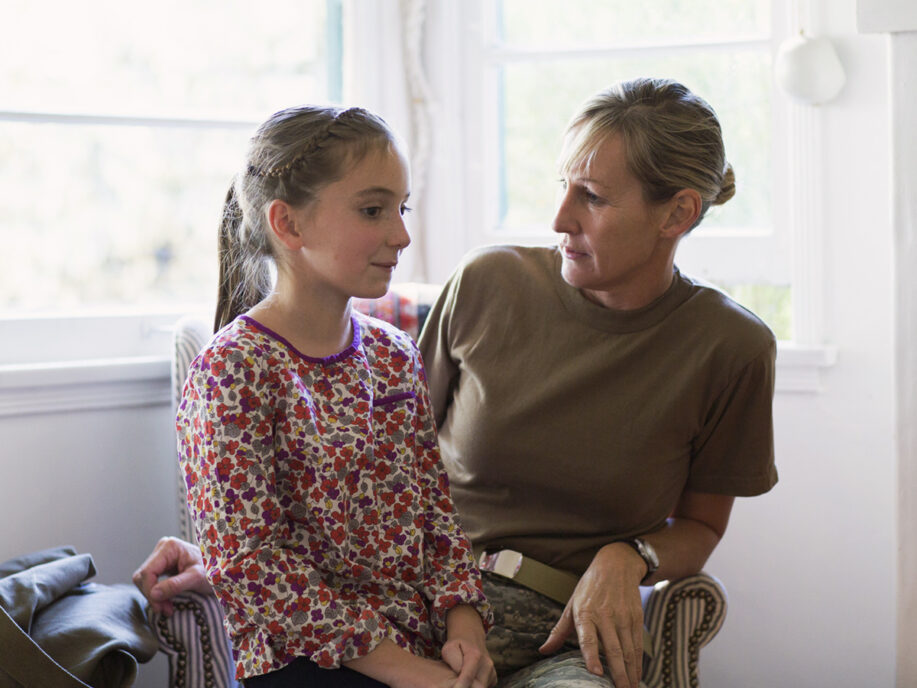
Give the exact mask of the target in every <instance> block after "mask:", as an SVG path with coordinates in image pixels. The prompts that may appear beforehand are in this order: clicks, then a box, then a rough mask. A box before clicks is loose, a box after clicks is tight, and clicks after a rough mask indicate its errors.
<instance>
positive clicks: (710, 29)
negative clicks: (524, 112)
mask: <svg viewBox="0 0 917 688" xmlns="http://www.w3.org/2000/svg"><path fill="white" fill-rule="evenodd" d="M497 12H498V17H499V20H498V23H500V24H502V34H503V36H502V38H503V41H504V42H505V43H507V44H510V45H517V46H529V45H535V46H538V47H540V48H543V47H546V46H554V47H560V46H567V47H577V48H582V47H583V46H595V45H605V46H607V45H620V44H645V43H647V42H653V43H659V42H669V41H671V42H674V43H678V42H681V41H684V40H687V39H691V40H712V39H721V38H724V37H731V38H736V37H737V36H745V37H749V36H764V37H766V36H767V35H768V31H769V27H770V2H769V0H667V1H663V0H650V1H649V2H634V0H566V2H558V1H557V0H498V6H497Z"/></svg>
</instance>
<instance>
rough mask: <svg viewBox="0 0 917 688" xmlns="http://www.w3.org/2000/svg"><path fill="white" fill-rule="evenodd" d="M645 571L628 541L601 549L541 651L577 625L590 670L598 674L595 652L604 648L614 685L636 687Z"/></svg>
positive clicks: (552, 649)
mask: <svg viewBox="0 0 917 688" xmlns="http://www.w3.org/2000/svg"><path fill="white" fill-rule="evenodd" d="M645 574H646V564H645V563H644V561H643V559H641V558H640V555H639V554H637V552H636V551H634V549H633V548H632V547H631V546H630V545H628V544H627V543H623V542H615V543H612V544H610V545H606V546H605V547H603V548H602V549H600V550H599V551H598V553H597V554H596V555H595V558H594V559H593V560H592V564H590V565H589V568H588V569H586V573H584V574H583V577H582V578H580V581H579V583H578V584H577V586H576V589H575V590H574V591H573V595H572V596H571V597H570V600H569V602H567V606H566V607H565V608H564V612H563V614H562V615H561V617H560V621H558V622H557V624H556V625H555V626H554V628H553V629H552V630H551V633H550V635H549V636H548V639H547V641H546V642H545V644H544V645H542V646H541V648H540V652H542V653H544V654H551V653H553V652H556V651H557V650H559V649H560V648H561V646H562V645H563V643H564V640H565V639H566V638H567V636H569V635H570V633H572V632H573V631H574V630H575V631H576V635H577V638H578V639H579V645H580V651H581V652H582V653H583V659H584V660H585V662H586V668H587V669H588V670H589V671H591V672H592V673H593V674H596V675H599V676H600V675H602V673H603V671H602V663H601V660H600V657H599V653H600V652H604V653H605V659H606V661H607V662H608V668H609V670H610V671H611V678H612V680H613V681H614V684H615V686H617V687H618V688H637V684H639V683H640V678H641V673H642V671H643V605H642V602H641V599H640V581H641V580H642V578H643V576H644V575H645Z"/></svg>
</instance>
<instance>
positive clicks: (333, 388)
mask: <svg viewBox="0 0 917 688" xmlns="http://www.w3.org/2000/svg"><path fill="white" fill-rule="evenodd" d="M409 194H410V173H409V171H408V165H407V162H406V159H405V156H404V153H403V150H402V148H401V146H400V145H399V143H398V142H397V141H396V139H395V137H394V135H393V134H392V132H391V131H390V130H389V128H388V127H387V125H386V124H385V123H384V122H383V121H382V120H381V119H379V118H378V117H376V116H375V115H373V114H371V113H369V112H367V111H365V110H362V109H360V108H350V109H346V110H343V109H340V108H320V107H299V108H291V109H288V110H283V111H281V112H278V113H277V114H275V115H273V116H272V117H271V118H270V119H269V120H268V121H267V122H265V123H264V124H263V125H262V126H261V128H260V129H259V130H258V132H257V133H256V134H255V136H254V138H253V140H252V144H251V147H250V150H249V154H248V160H247V163H246V166H245V168H244V171H243V172H242V173H241V174H240V175H238V176H237V178H236V180H235V184H234V186H233V188H232V189H230V191H229V194H228V196H227V199H226V207H225V210H224V219H223V223H222V225H221V228H220V293H219V300H218V305H217V315H216V323H215V330H217V333H216V335H215V336H214V338H213V339H212V340H211V342H210V344H209V345H208V346H207V347H206V348H205V349H204V351H202V352H201V354H200V355H199V356H198V357H197V359H196V360H195V361H194V363H193V364H192V365H191V369H190V371H189V375H188V379H187V382H186V384H185V389H184V393H183V399H182V403H181V405H180V407H179V411H178V418H177V423H178V429H179V437H180V440H179V445H180V454H181V457H182V458H181V463H182V468H183V471H184V475H185V476H186V482H187V485H188V502H189V508H190V511H191V514H192V518H193V520H194V522H195V526H196V529H197V533H198V536H199V540H200V543H201V551H202V553H203V558H204V564H205V567H206V569H207V575H208V578H209V579H210V581H211V583H212V584H213V587H214V588H215V590H216V592H217V595H218V596H219V598H220V601H221V604H222V607H223V611H224V616H225V620H226V626H227V629H228V631H229V634H230V636H231V639H232V644H233V649H234V653H235V658H236V662H237V676H238V677H239V678H240V679H244V680H245V684H246V686H249V687H252V686H254V687H257V688H263V687H265V686H287V685H290V686H292V685H297V686H302V685H310V686H311V685H320V686H380V685H383V684H386V685H390V686H399V687H400V686H415V685H416V686H453V685H454V686H477V687H480V688H484V687H485V686H489V685H493V684H494V683H495V681H496V675H495V673H494V670H493V664H492V662H491V661H490V658H489V656H488V655H487V652H486V650H485V648H484V623H485V621H489V618H490V609H489V607H488V605H487V603H486V601H485V599H484V595H483V593H482V588H481V583H480V579H479V574H478V572H477V569H476V567H475V565H474V562H473V558H472V555H471V549H470V546H469V543H468V540H467V539H466V537H465V535H464V534H463V533H462V531H461V530H460V529H459V527H458V525H457V524H456V521H455V513H454V510H453V506H452V502H451V498H450V495H449V488H448V483H447V478H446V476H445V473H444V471H443V470H442V465H441V462H440V457H439V450H438V447H437V444H436V436H435V430H434V424H433V419H432V416H431V414H430V403H429V395H428V392H427V388H426V383H425V377H424V370H423V366H422V364H421V360H420V356H419V354H418V351H417V348H416V346H415V344H414V343H413V341H411V339H410V338H409V337H408V336H407V335H406V334H404V333H402V332H401V331H400V330H397V329H396V328H394V327H393V326H390V325H387V324H385V323H383V322H380V321H378V320H374V319H371V318H369V317H366V316H363V315H361V314H359V313H357V312H356V311H354V310H353V309H352V308H351V298H352V297H363V298H377V297H379V296H382V295H383V294H384V293H385V292H386V291H387V289H388V286H389V282H390V280H391V277H392V272H393V270H394V268H395V266H396V265H397V262H398V257H399V255H400V253H401V251H402V250H403V249H404V248H405V247H406V246H407V245H408V243H409V242H410V239H409V237H408V234H407V232H406V230H405V225H404V217H403V216H404V214H405V213H406V212H407V211H408V208H407V207H406V205H405V204H406V202H407V199H408V196H409ZM270 267H273V268H274V269H275V271H276V280H275V281H274V283H273V285H272V284H271V282H272V280H271V278H270V272H269V268H270ZM440 647H441V655H440V656H441V659H437V658H436V657H437V655H438V653H439V651H440Z"/></svg>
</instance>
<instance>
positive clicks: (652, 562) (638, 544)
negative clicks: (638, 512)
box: [624, 537, 659, 585]
mask: <svg viewBox="0 0 917 688" xmlns="http://www.w3.org/2000/svg"><path fill="white" fill-rule="evenodd" d="M624 542H626V543H627V544H628V545H630V546H631V547H633V548H634V549H635V550H636V552H637V554H639V555H640V558H641V559H643V563H644V564H646V575H645V576H644V577H643V580H642V581H640V585H646V582H647V581H648V580H649V579H650V576H652V575H653V574H654V573H656V569H658V568H659V555H658V554H656V550H655V548H654V547H653V546H652V545H651V544H650V543H648V542H647V541H646V540H644V539H643V538H640V537H635V538H631V539H630V540H624Z"/></svg>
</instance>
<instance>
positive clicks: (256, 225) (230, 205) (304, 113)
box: [213, 105, 395, 331]
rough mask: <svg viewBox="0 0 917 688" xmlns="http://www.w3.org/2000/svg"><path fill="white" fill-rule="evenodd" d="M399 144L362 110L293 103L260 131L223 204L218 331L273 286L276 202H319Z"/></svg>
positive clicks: (385, 125) (272, 118)
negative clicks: (271, 222)
mask: <svg viewBox="0 0 917 688" xmlns="http://www.w3.org/2000/svg"><path fill="white" fill-rule="evenodd" d="M394 141H395V136H394V134H393V133H392V131H391V130H390V129H389V127H388V125H387V124H386V123H385V122H384V121H383V120H382V119H381V118H380V117H378V116H377V115H374V114H373V113H371V112H369V111H367V110H364V109H362V108H347V109H345V108H335V107H319V106H308V105H306V106H300V107H292V108H287V109H285V110H281V111H280V112H277V113H274V114H273V115H271V117H270V118H269V119H268V120H267V121H266V122H265V123H264V124H262V125H261V126H260V127H259V128H258V130H257V132H255V135H254V136H253V137H252V139H251V143H250V145H249V149H248V154H247V156H246V160H245V166H244V168H243V170H242V171H241V172H240V173H239V174H237V175H236V177H235V179H234V180H233V183H232V185H231V186H230V188H229V192H228V193H227V194H226V202H225V204H224V206H223V217H222V220H221V222H220V233H219V265H220V276H219V290H218V295H217V308H216V315H215V317H214V325H213V328H214V331H217V330H219V329H221V328H222V327H224V326H225V325H227V324H228V323H230V322H232V321H233V320H234V319H235V318H236V317H237V316H238V315H240V314H241V313H244V312H245V311H247V310H248V309H250V308H251V307H252V306H254V305H256V304H257V303H259V302H260V301H261V300H262V299H264V298H265V297H266V296H267V295H268V294H269V293H270V291H271V288H272V284H273V278H272V272H271V268H272V265H274V264H275V263H276V259H277V256H276V254H275V249H274V245H273V243H272V241H271V238H270V236H271V229H270V227H269V226H268V223H267V216H266V215H267V214H266V208H267V206H268V205H269V204H270V203H271V202H272V201H274V200H275V199H279V200H282V201H285V202H286V203H289V204H290V205H291V206H303V205H306V204H308V203H310V202H312V201H314V200H315V198H316V197H317V195H318V193H319V192H320V191H321V190H322V189H323V188H324V187H325V186H327V185H328V184H330V183H332V182H335V181H338V180H339V179H341V178H342V177H343V176H344V175H345V174H346V173H347V171H348V170H349V169H351V168H352V166H353V165H355V164H357V163H359V162H360V161H361V160H362V159H363V158H364V156H365V155H366V154H367V153H368V152H370V151H372V150H381V149H384V148H385V147H386V146H388V145H389V144H391V143H393V142H394Z"/></svg>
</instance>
